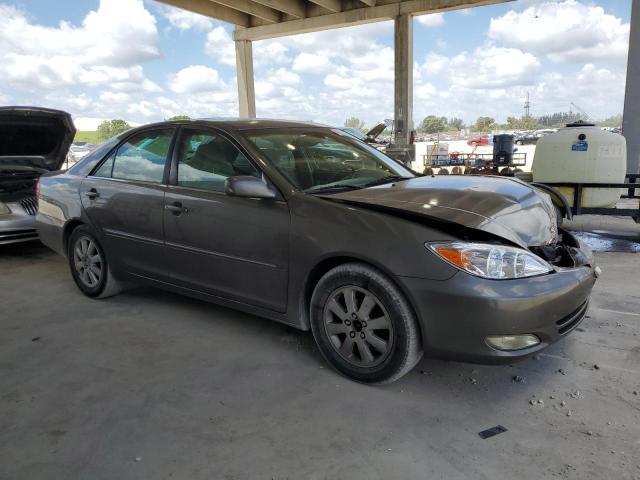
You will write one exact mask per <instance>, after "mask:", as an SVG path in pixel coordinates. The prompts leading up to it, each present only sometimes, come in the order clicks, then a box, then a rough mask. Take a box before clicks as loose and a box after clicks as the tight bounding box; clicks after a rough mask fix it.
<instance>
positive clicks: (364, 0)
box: [360, 0, 376, 7]
mask: <svg viewBox="0 0 640 480" xmlns="http://www.w3.org/2000/svg"><path fill="white" fill-rule="evenodd" d="M360 1H361V2H362V3H364V4H365V5H367V6H368V7H375V6H376V0H360Z"/></svg>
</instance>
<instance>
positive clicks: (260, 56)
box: [253, 40, 291, 67]
mask: <svg viewBox="0 0 640 480" xmlns="http://www.w3.org/2000/svg"><path fill="white" fill-rule="evenodd" d="M253 51H254V54H253V62H254V64H255V65H256V67H260V66H262V65H274V64H281V63H287V62H290V61H291V57H290V56H289V49H288V48H287V47H286V46H285V45H283V44H282V42H279V41H276V40H267V41H262V42H255V43H254V45H253Z"/></svg>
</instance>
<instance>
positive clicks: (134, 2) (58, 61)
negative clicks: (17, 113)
mask: <svg viewBox="0 0 640 480" xmlns="http://www.w3.org/2000/svg"><path fill="white" fill-rule="evenodd" d="M123 11H126V12H127V14H126V15H122V12H123ZM157 37H158V36H157V29H156V25H155V18H154V17H153V16H152V15H151V14H150V13H149V12H148V11H147V10H145V8H144V5H143V3H142V0H101V1H100V4H99V7H98V9H97V10H95V11H91V12H89V14H87V16H86V17H85V18H84V20H83V21H82V25H80V26H74V25H72V24H70V23H68V22H60V24H59V25H58V26H57V27H48V26H42V25H37V24H33V23H31V22H30V19H29V18H28V17H27V16H26V15H25V14H24V13H23V12H22V11H20V10H18V9H16V8H15V7H12V6H7V5H0V52H1V53H0V62H1V64H2V69H0V79H1V80H4V81H7V82H9V83H10V84H12V85H14V86H15V87H17V88H20V89H26V90H29V89H36V88H39V89H56V88H60V87H63V86H71V85H77V84H86V85H91V86H94V85H98V84H104V83H109V82H113V81H134V82H136V83H141V82H142V79H141V78H140V76H141V75H142V73H141V72H142V69H141V67H139V64H140V63H141V62H144V61H147V60H150V59H154V58H157V57H158V56H159V55H160V52H159V48H158V38H157Z"/></svg>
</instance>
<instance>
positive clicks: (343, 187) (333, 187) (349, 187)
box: [305, 185, 362, 193]
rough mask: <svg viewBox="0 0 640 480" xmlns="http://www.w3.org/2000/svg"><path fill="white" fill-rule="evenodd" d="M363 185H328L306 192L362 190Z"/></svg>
mask: <svg viewBox="0 0 640 480" xmlns="http://www.w3.org/2000/svg"><path fill="white" fill-rule="evenodd" d="M361 188H362V187H358V186H357V185H328V186H326V187H318V188H313V189H311V190H307V191H306V192H305V193H336V192H340V191H342V190H360V189H361Z"/></svg>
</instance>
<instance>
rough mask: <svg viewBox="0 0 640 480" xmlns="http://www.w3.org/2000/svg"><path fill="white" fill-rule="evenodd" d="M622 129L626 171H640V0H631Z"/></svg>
mask: <svg viewBox="0 0 640 480" xmlns="http://www.w3.org/2000/svg"><path fill="white" fill-rule="evenodd" d="M622 131H623V133H624V136H625V137H626V139H627V173H640V0H633V1H632V2H631V32H630V34H629V59H628V60H627V84H626V87H625V95H624V117H623V120H622Z"/></svg>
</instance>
